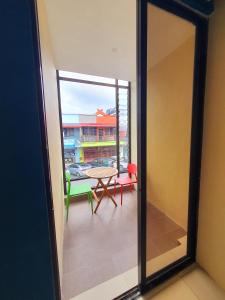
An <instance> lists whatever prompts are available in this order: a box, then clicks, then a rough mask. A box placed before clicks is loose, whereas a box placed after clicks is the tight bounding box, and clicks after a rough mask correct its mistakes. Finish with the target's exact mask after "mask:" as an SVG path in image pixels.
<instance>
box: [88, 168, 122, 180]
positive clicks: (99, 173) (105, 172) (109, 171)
mask: <svg viewBox="0 0 225 300" xmlns="http://www.w3.org/2000/svg"><path fill="white" fill-rule="evenodd" d="M85 174H86V175H87V176H88V177H91V178H95V179H102V178H109V177H112V176H115V175H117V174H118V170H117V169H116V168H113V167H98V168H92V169H89V170H86V171H85Z"/></svg>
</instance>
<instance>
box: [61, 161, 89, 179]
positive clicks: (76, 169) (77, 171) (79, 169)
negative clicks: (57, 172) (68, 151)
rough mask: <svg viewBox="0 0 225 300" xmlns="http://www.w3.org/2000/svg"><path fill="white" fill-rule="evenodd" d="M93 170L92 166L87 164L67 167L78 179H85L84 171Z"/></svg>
mask: <svg viewBox="0 0 225 300" xmlns="http://www.w3.org/2000/svg"><path fill="white" fill-rule="evenodd" d="M91 168H92V165H90V164H86V163H76V164H71V165H69V166H68V167H67V169H68V170H69V171H70V174H71V175H75V176H76V177H85V176H86V175H85V174H84V171H85V170H88V169H91Z"/></svg>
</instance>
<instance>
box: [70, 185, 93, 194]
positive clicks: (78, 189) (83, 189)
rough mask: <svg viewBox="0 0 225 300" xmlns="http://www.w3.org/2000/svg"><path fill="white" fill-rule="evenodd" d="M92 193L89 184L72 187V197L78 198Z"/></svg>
mask: <svg viewBox="0 0 225 300" xmlns="http://www.w3.org/2000/svg"><path fill="white" fill-rule="evenodd" d="M90 192H92V190H91V186H90V185H89V184H88V183H82V184H75V185H71V189H70V196H76V195H81V194H86V193H90Z"/></svg>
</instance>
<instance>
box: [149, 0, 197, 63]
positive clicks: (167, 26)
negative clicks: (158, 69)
mask: <svg viewBox="0 0 225 300" xmlns="http://www.w3.org/2000/svg"><path fill="white" fill-rule="evenodd" d="M194 34H195V26H194V25H193V24H192V23H190V22H188V21H186V20H184V19H181V18H180V17H177V16H175V15H173V14H171V13H168V12H166V11H165V10H162V9H160V8H158V7H156V6H154V5H152V4H149V5H148V54H149V56H148V68H151V67H153V66H155V65H156V64H157V63H159V62H160V61H161V60H162V59H164V58H165V57H166V56H168V55H169V54H170V53H172V52H173V51H175V50H176V49H177V48H178V47H180V46H181V45H182V44H183V43H184V42H185V41H186V40H187V39H189V38H190V37H191V36H193V35H194Z"/></svg>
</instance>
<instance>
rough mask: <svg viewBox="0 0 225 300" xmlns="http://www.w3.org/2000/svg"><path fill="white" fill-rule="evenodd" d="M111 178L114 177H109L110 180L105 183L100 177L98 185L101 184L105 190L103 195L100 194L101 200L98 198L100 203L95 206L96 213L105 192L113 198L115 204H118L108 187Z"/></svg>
mask: <svg viewBox="0 0 225 300" xmlns="http://www.w3.org/2000/svg"><path fill="white" fill-rule="evenodd" d="M111 179H112V177H110V178H109V180H108V181H107V183H106V184H104V183H103V181H102V180H101V179H98V181H99V182H98V185H97V186H99V185H100V186H101V187H102V188H103V192H102V194H101V196H100V198H99V200H98V204H97V206H96V208H95V211H94V213H96V212H97V210H98V207H99V205H100V203H101V201H102V199H103V197H104V195H105V194H106V195H108V197H109V198H110V199H111V200H112V202H113V203H114V205H115V206H117V204H116V201H115V200H114V198H113V197H112V195H111V194H110V192H109V191H108V189H107V187H108V186H109V184H110V181H111Z"/></svg>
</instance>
